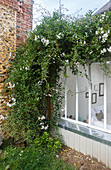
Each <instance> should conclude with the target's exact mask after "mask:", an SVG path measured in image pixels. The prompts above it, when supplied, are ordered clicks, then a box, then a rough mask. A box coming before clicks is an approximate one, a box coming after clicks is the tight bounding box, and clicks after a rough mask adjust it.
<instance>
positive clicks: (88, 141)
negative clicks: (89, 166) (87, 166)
mask: <svg viewBox="0 0 111 170" xmlns="http://www.w3.org/2000/svg"><path fill="white" fill-rule="evenodd" d="M85 143H86V144H85V147H86V155H90V156H91V157H92V139H89V138H86V139H85Z"/></svg>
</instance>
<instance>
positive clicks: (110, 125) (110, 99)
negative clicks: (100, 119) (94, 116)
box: [106, 64, 111, 130]
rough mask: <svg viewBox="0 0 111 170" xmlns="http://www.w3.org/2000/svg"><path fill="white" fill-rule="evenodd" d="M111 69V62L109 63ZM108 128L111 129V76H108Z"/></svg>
mask: <svg viewBox="0 0 111 170" xmlns="http://www.w3.org/2000/svg"><path fill="white" fill-rule="evenodd" d="M109 68H110V69H111V64H109ZM106 84H107V129H110V130H111V77H109V76H107V83H106Z"/></svg>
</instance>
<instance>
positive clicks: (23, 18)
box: [0, 0, 33, 45]
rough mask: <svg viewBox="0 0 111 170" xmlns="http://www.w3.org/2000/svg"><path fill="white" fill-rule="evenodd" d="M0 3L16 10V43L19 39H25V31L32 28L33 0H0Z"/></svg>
mask: <svg viewBox="0 0 111 170" xmlns="http://www.w3.org/2000/svg"><path fill="white" fill-rule="evenodd" d="M0 4H4V5H5V6H7V7H10V8H12V9H14V10H15V11H17V15H16V29H17V30H16V31H17V35H16V36H17V45H18V44H19V43H20V42H21V41H25V34H26V31H29V30H32V19H33V0H22V3H20V0H0Z"/></svg>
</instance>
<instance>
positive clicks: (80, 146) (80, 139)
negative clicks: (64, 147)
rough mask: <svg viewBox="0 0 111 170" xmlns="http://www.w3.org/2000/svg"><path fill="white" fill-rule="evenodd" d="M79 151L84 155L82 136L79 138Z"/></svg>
mask: <svg viewBox="0 0 111 170" xmlns="http://www.w3.org/2000/svg"><path fill="white" fill-rule="evenodd" d="M79 150H80V152H81V153H83V154H84V155H85V154H86V147H85V137H84V136H79Z"/></svg>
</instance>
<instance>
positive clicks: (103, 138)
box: [59, 118, 111, 146]
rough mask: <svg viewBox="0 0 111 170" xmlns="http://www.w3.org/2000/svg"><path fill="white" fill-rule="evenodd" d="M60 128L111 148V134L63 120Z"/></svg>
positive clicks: (60, 122) (60, 121)
mask: <svg viewBox="0 0 111 170" xmlns="http://www.w3.org/2000/svg"><path fill="white" fill-rule="evenodd" d="M59 127H60V128H63V129H66V130H68V131H70V132H74V133H76V134H79V135H82V136H84V137H87V138H89V139H93V140H95V141H98V142H100V143H103V144H106V145H109V146H111V134H110V133H107V132H103V131H100V130H96V129H93V128H90V127H86V126H84V125H81V124H78V123H75V122H70V121H68V120H65V119H62V118H61V119H60V120H59Z"/></svg>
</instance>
